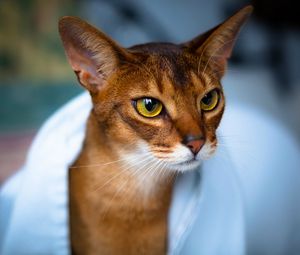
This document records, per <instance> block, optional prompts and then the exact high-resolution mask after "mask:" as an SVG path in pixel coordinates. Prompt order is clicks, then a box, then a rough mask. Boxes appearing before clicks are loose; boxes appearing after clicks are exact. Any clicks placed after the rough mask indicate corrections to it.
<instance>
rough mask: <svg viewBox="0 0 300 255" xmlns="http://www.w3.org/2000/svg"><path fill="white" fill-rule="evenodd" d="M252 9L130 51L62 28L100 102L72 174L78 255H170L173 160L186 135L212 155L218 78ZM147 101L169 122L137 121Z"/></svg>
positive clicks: (83, 29) (68, 24)
mask: <svg viewBox="0 0 300 255" xmlns="http://www.w3.org/2000/svg"><path fill="white" fill-rule="evenodd" d="M251 10H252V8H251V7H246V8H244V9H242V10H241V11H239V12H238V13H237V14H235V15H234V16H232V17H231V18H229V19H228V20H227V21H225V22H224V23H222V24H221V25H219V26H217V27H216V28H214V29H212V30H210V31H208V32H207V33H205V34H203V35H201V36H198V37H196V38H195V39H194V40H192V41H189V42H187V43H183V44H171V43H149V44H144V45H137V46H133V47H131V48H129V49H125V48H122V47H120V46H119V45H117V43H115V42H114V41H113V40H112V39H110V38H109V37H107V36H106V35H104V34H103V33H102V32H100V31H98V30H97V29H95V28H94V27H92V26H91V25H89V24H87V23H86V22H84V21H82V20H80V19H78V18H74V17H64V18H62V19H61V20H60V23H59V30H60V34H61V38H62V41H63V44H64V47H65V50H66V54H67V57H68V59H69V62H70V64H71V66H72V68H73V70H74V71H75V73H76V74H77V77H78V80H79V82H80V83H81V84H82V85H83V86H84V87H85V88H86V89H87V90H88V91H89V92H90V95H91V99H92V102H93V109H92V111H91V114H90V116H89V119H88V123H87V130H86V137H85V140H84V144H83V147H82V151H81V153H80V155H79V156H78V158H77V160H76V161H75V162H74V164H73V166H72V167H71V168H70V174H69V198H70V236H71V246H72V252H73V254H109V255H114V254H132V255H134V254H145V255H147V254H153V255H154V254H155V255H159V254H166V253H167V249H168V245H167V244H168V211H169V207H170V203H171V197H172V196H171V195H172V188H173V183H174V180H175V173H176V171H174V170H171V169H169V168H170V167H169V166H170V165H169V163H170V162H171V161H172V160H173V161H174V156H173V158H172V157H171V156H172V155H176V152H177V150H178V146H179V145H180V146H183V145H182V141H183V139H184V138H185V137H187V136H188V137H189V136H199V135H201V137H204V139H205V143H206V144H209V145H210V147H211V148H212V149H215V147H216V144H217V137H216V129H217V127H218V125H219V123H220V120H221V117H222V114H223V111H224V106H225V102H224V95H223V90H222V86H221V84H220V79H221V77H222V76H223V74H224V71H225V68H226V62H227V59H228V58H229V57H230V54H231V51H232V47H233V45H234V40H235V38H236V36H237V34H238V31H239V30H240V27H241V25H242V24H243V23H244V22H245V20H246V18H247V17H248V16H249V14H250V12H251ZM214 89H216V90H217V91H218V93H219V97H220V98H219V102H218V105H217V107H216V108H215V109H214V110H213V111H210V112H202V111H199V102H200V100H201V98H203V97H204V96H205V95H206V94H207V93H208V92H210V91H212V90H214ZM144 97H150V98H155V99H157V100H159V101H160V102H162V103H163V105H164V110H163V112H162V114H160V115H159V116H157V117H155V118H145V117H143V116H141V115H140V114H138V113H137V111H136V109H135V107H134V100H136V99H139V98H144ZM204 147H205V146H204ZM204 147H203V150H204ZM145 148H147V152H145V151H144V150H145ZM200 152H201V151H200ZM200 152H199V153H200ZM172 153H173V154H172ZM174 153H175V154H174ZM143 155H145V156H143ZM143 157H144V158H146V159H147V157H149V158H150V159H149V161H147V160H146V161H145V159H143ZM128 159H132V161H130V162H128ZM153 159H157V160H160V162H161V164H160V165H159V164H156V163H155V160H154V161H153ZM143 160H144V161H145V163H144V164H143V163H142V162H143ZM171 163H172V162H171ZM178 171H180V169H178Z"/></svg>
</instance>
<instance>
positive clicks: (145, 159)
mask: <svg viewBox="0 0 300 255" xmlns="http://www.w3.org/2000/svg"><path fill="white" fill-rule="evenodd" d="M140 157H141V156H140V155H139V156H138V157H137V159H139V158H140ZM147 160H149V157H147V156H146V157H144V158H143V159H142V160H141V161H139V160H137V161H136V163H134V164H130V163H128V162H126V163H127V164H128V166H127V167H126V168H125V169H122V170H121V171H120V172H118V173H117V174H116V175H114V176H113V177H111V178H110V179H109V180H107V181H106V182H105V183H104V184H102V185H101V186H100V187H96V188H95V190H93V191H99V190H100V189H102V188H103V187H105V186H106V185H107V184H109V183H110V182H111V181H113V180H114V179H116V178H117V177H119V176H120V175H122V174H123V173H124V172H126V171H128V170H129V169H130V168H132V167H134V166H136V165H139V164H141V163H143V162H145V161H147Z"/></svg>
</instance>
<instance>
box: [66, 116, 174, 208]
mask: <svg viewBox="0 0 300 255" xmlns="http://www.w3.org/2000/svg"><path fill="white" fill-rule="evenodd" d="M116 147H117V146H115V144H114V143H113V142H112V141H109V139H108V138H107V136H106V135H105V132H103V130H102V129H101V127H99V124H98V122H97V120H96V117H95V116H94V114H93V112H92V113H91V114H90V117H89V119H88V123H87V131H86V137H85V141H84V144H83V148H82V151H81V153H80V155H79V157H78V158H77V160H76V161H75V163H74V164H73V166H72V167H71V171H70V184H71V192H72V191H74V192H75V193H77V192H79V190H80V192H81V193H82V194H85V196H87V197H85V198H84V199H85V200H86V201H90V202H92V203H95V204H101V207H103V208H107V207H108V206H109V208H111V210H113V209H114V208H115V209H120V207H122V210H124V208H127V209H128V210H143V211H144V210H145V209H149V210H151V211H153V210H154V211H156V210H161V209H162V208H164V209H166V205H169V203H170V198H171V193H172V187H173V183H174V180H175V175H174V173H172V172H169V173H168V172H167V171H165V172H164V174H162V175H157V174H155V172H149V170H151V166H149V163H148V164H144V165H145V166H144V167H143V166H141V165H139V164H137V165H135V164H132V165H130V164H128V162H127V161H126V157H122V155H120V153H118V152H117V148H116ZM152 170H153V171H160V170H162V169H158V168H153V169H152ZM73 188H74V189H73ZM108 204H109V205H108Z"/></svg>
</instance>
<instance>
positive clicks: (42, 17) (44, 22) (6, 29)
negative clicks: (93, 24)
mask: <svg viewBox="0 0 300 255" xmlns="http://www.w3.org/2000/svg"><path fill="white" fill-rule="evenodd" d="M78 10H79V1H75V0H49V1H47V0H24V1H22V0H19V1H17V0H0V86H1V85H7V84H10V83H13V84H22V83H23V81H25V82H30V83H31V84H32V83H33V84H35V83H37V84H44V82H46V83H48V84H49V82H50V83H51V82H53V83H56V84H57V83H59V82H61V81H70V80H74V75H73V72H72V71H71V69H70V67H69V65H68V63H67V61H66V58H65V55H64V51H63V48H62V45H61V42H60V39H59V35H58V29H57V23H58V20H59V18H60V17H61V16H64V15H78Z"/></svg>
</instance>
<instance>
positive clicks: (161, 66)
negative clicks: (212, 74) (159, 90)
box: [130, 43, 202, 87]
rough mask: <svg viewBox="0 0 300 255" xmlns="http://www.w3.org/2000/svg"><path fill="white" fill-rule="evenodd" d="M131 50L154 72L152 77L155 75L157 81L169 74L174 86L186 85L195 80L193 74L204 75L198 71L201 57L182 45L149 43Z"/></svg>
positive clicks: (141, 62)
mask: <svg viewBox="0 0 300 255" xmlns="http://www.w3.org/2000/svg"><path fill="white" fill-rule="evenodd" d="M130 50H131V51H132V52H133V53H134V54H135V55H136V56H138V59H139V64H142V65H143V66H144V67H145V68H147V70H148V71H150V72H151V73H152V74H153V75H152V78H153V77H154V76H155V78H156V81H160V80H162V77H164V76H167V77H168V79H169V80H170V81H171V82H172V84H173V85H174V86H179V87H185V86H186V85H189V84H191V82H192V81H194V80H195V77H192V74H194V76H195V73H197V74H196V76H202V75H199V72H197V69H198V64H199V57H197V56H195V55H194V54H191V53H190V52H189V51H188V50H187V49H186V48H184V47H182V46H180V45H176V44H172V43H148V44H143V45H136V46H133V47H131V48H130ZM140 69H141V70H142V68H140ZM200 79H201V78H200Z"/></svg>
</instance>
